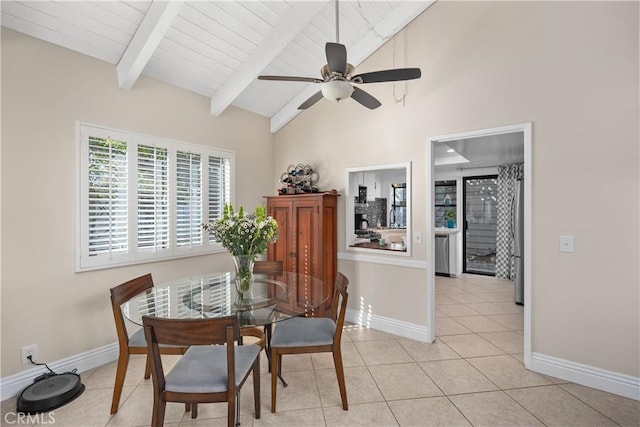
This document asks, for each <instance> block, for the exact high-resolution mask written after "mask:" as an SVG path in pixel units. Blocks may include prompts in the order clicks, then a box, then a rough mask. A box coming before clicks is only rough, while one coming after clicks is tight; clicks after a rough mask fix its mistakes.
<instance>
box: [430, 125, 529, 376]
mask: <svg viewBox="0 0 640 427" xmlns="http://www.w3.org/2000/svg"><path fill="white" fill-rule="evenodd" d="M532 130H533V123H532V122H525V123H518V124H512V125H507V126H500V127H494V128H487V129H478V130H472V131H467V132H459V133H453V134H446V135H439V136H430V137H428V138H427V141H426V142H427V147H426V148H427V149H426V154H427V158H426V165H427V168H426V170H427V177H426V178H427V183H428V185H427V186H426V187H427V197H426V200H427V203H429V205H428V206H429V207H428V208H427V212H430V215H427V218H426V230H427V236H429V238H428V239H427V254H428V259H427V265H428V266H429V267H428V269H427V277H426V279H427V298H428V301H427V322H428V323H427V329H428V336H429V341H430V342H434V341H435V325H436V316H435V314H436V309H435V257H434V243H435V242H434V236H435V225H434V223H433V218H434V216H435V191H434V183H435V164H434V154H433V151H434V149H433V147H434V145H433V144H434V143H436V142H447V141H454V140H458V139H469V138H476V137H481V136H491V135H499V134H505V133H514V132H523V134H524V251H525V253H524V269H525V274H524V298H525V301H526V304H525V306H524V365H525V367H526V368H528V369H530V368H531V324H532V313H533V310H532V308H533V304H534V301H533V300H532V298H531V294H532V291H531V288H532V284H533V272H532V250H533V233H532V223H533V221H532V217H533V207H534V206H533V198H532V197H533V147H532V145H533V138H532Z"/></svg>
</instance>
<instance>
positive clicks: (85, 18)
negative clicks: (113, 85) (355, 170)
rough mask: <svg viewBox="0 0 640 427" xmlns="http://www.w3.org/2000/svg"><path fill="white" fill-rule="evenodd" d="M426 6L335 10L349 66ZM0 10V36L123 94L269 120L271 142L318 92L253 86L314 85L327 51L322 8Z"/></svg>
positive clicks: (142, 5)
mask: <svg viewBox="0 0 640 427" xmlns="http://www.w3.org/2000/svg"><path fill="white" fill-rule="evenodd" d="M432 2H433V0H429V1H411V0H405V1H385V0H377V1H369V0H358V1H350V0H343V1H340V3H339V12H340V14H339V30H340V31H339V37H340V40H339V41H340V43H342V44H344V45H345V46H346V48H347V52H348V55H349V57H348V60H349V62H350V63H351V64H353V65H354V66H356V67H357V66H358V64H360V63H361V62H362V61H364V60H365V59H366V58H367V57H368V56H369V55H371V54H372V53H373V52H374V51H375V50H376V49H378V48H379V47H380V46H381V45H382V44H384V43H385V42H386V41H388V40H389V39H390V38H392V37H393V36H394V35H395V34H396V33H397V32H398V31H400V30H401V29H402V28H403V27H404V26H406V25H407V24H408V23H409V22H411V20H413V19H414V18H415V17H416V16H418V15H419V14H420V13H422V12H423V11H424V10H425V9H426V8H428V7H429V6H430V5H431V3H432ZM0 9H1V22H2V26H3V27H7V28H10V29H12V30H15V31H19V32H21V33H24V34H27V35H29V36H32V37H36V38H39V39H42V40H45V41H47V42H50V43H53V44H56V45H60V46H63V47H65V48H68V49H71V50H74V51H77V52H80V53H82V54H85V55H89V56H91V57H94V58H97V59H100V60H102V61H106V62H108V63H110V64H113V65H115V66H116V68H117V76H118V84H119V86H120V87H121V88H123V89H131V88H132V87H133V86H134V85H135V83H136V80H137V79H138V77H139V76H140V75H146V76H150V77H153V78H156V79H158V80H161V81H163V82H165V83H168V84H171V85H174V86H178V87H181V88H184V89H187V90H189V91H192V92H195V93H197V94H200V95H203V96H206V97H208V98H210V99H211V114H213V115H219V114H222V112H224V110H225V109H226V108H227V107H228V106H229V105H234V106H236V107H239V108H243V109H245V110H248V111H252V112H254V113H257V114H260V115H263V116H266V117H270V118H271V131H272V132H276V131H277V130H278V129H280V128H281V127H282V126H284V125H285V124H286V123H287V122H288V121H290V120H291V119H293V118H294V117H295V116H296V115H297V114H298V113H299V111H300V110H298V109H297V107H298V106H299V105H300V104H301V103H302V102H303V101H305V100H306V99H307V98H308V97H309V96H311V95H312V94H313V93H315V92H316V91H317V90H318V86H317V85H315V84H314V83H299V82H275V81H261V80H257V79H256V78H257V76H258V75H260V74H270V75H293V76H305V77H320V69H321V67H322V66H323V65H324V64H325V63H326V58H325V53H324V45H325V43H326V42H328V41H336V16H335V2H334V1H329V0H324V1H292V0H289V1H283V0H252V1H247V0H239V1H231V0H223V1H169V2H162V1H138V0H136V1H130V0H127V1H13V0H11V1H7V0H3V1H2V2H0ZM407 66H410V65H407ZM327 102H328V101H327Z"/></svg>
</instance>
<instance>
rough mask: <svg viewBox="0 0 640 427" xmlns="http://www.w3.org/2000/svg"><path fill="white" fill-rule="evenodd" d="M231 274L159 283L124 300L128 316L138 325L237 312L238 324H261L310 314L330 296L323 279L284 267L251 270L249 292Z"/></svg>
mask: <svg viewBox="0 0 640 427" xmlns="http://www.w3.org/2000/svg"><path fill="white" fill-rule="evenodd" d="M234 274H235V273H232V272H222V273H208V274H202V275H198V276H191V277H186V278H182V279H177V280H173V281H170V282H166V283H161V284H158V285H156V286H154V287H153V288H151V289H150V290H148V291H146V292H143V293H141V294H139V295H137V296H135V297H133V298H132V299H131V300H129V301H128V302H127V303H125V304H123V305H122V312H123V314H124V315H125V317H126V318H127V319H129V320H130V321H132V322H133V323H136V324H138V325H142V316H146V315H148V316H157V317H164V318H173V319H202V318H212V317H221V316H229V315H232V314H237V315H238V318H239V320H240V326H242V327H246V326H264V325H270V324H272V323H275V322H278V321H280V320H284V319H288V318H290V317H294V316H299V315H302V314H307V315H309V314H311V315H313V313H314V312H315V311H316V310H317V309H318V308H319V307H321V306H322V305H323V304H325V303H326V302H327V301H328V300H329V297H330V296H331V295H329V294H328V293H327V292H325V290H324V283H323V281H322V280H320V279H317V278H314V277H311V276H307V275H304V274H298V273H292V272H282V273H269V274H257V273H256V274H255V281H254V284H253V288H252V290H251V292H250V293H249V294H246V293H245V294H241V293H239V292H237V291H236V288H235V285H234V281H233V276H234Z"/></svg>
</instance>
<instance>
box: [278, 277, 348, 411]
mask: <svg viewBox="0 0 640 427" xmlns="http://www.w3.org/2000/svg"><path fill="white" fill-rule="evenodd" d="M334 286H335V287H334V291H333V299H332V301H331V315H330V317H293V318H291V319H287V320H283V321H281V322H279V323H278V324H277V325H276V327H275V329H274V331H273V333H272V335H271V360H270V363H271V412H276V390H277V383H278V375H279V374H280V373H281V371H282V356H283V355H285V354H302V353H324V352H331V353H333V364H334V366H335V368H336V376H337V377H338V388H339V389H340V398H341V399H342V409H344V410H345V411H346V410H348V409H349V404H348V402H347V389H346V387H345V381H344V368H343V366H342V352H341V350H340V341H341V339H342V327H343V325H344V316H345V312H346V310H347V300H348V298H349V294H348V292H347V287H348V286H349V279H347V278H346V277H345V276H344V275H343V274H342V273H338V276H337V278H336V281H335V285H334Z"/></svg>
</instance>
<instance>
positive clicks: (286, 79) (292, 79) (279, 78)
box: [258, 76, 324, 83]
mask: <svg viewBox="0 0 640 427" xmlns="http://www.w3.org/2000/svg"><path fill="white" fill-rule="evenodd" d="M258 80H277V81H284V82H311V83H323V82H324V80H321V79H317V78H315V77H296V76H258Z"/></svg>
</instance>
